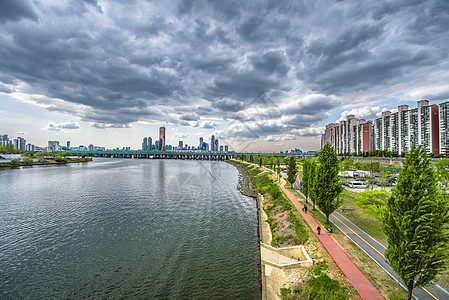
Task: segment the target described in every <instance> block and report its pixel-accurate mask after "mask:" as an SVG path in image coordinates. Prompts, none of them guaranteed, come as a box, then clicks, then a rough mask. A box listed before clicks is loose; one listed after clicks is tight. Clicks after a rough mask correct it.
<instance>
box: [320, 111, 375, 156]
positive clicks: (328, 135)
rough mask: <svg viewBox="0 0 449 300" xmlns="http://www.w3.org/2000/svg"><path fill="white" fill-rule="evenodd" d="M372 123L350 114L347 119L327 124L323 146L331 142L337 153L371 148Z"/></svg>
mask: <svg viewBox="0 0 449 300" xmlns="http://www.w3.org/2000/svg"><path fill="white" fill-rule="evenodd" d="M371 129H372V123H371V122H370V121H368V122H367V121H366V120H364V119H357V118H355V116H354V115H348V116H347V117H346V120H342V121H340V122H339V123H332V124H328V125H326V129H325V131H324V134H323V135H322V137H321V147H322V146H324V144H326V143H330V144H331V145H332V147H334V149H335V151H336V152H337V153H359V152H368V151H370V150H371V147H372V146H371V145H372V137H371Z"/></svg>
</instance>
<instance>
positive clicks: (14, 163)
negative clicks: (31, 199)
mask: <svg viewBox="0 0 449 300" xmlns="http://www.w3.org/2000/svg"><path fill="white" fill-rule="evenodd" d="M90 161H92V158H91V157H85V158H82V157H75V158H64V160H54V159H44V160H38V161H34V160H33V159H32V158H24V159H23V160H21V161H20V160H11V161H7V162H2V161H0V168H3V169H5V168H17V167H32V166H50V165H65V164H70V163H84V162H90Z"/></svg>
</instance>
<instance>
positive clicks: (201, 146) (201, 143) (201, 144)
mask: <svg viewBox="0 0 449 300" xmlns="http://www.w3.org/2000/svg"><path fill="white" fill-rule="evenodd" d="M198 149H199V150H204V149H203V137H200V146H199V147H198Z"/></svg>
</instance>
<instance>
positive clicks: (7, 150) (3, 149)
mask: <svg viewBox="0 0 449 300" xmlns="http://www.w3.org/2000/svg"><path fill="white" fill-rule="evenodd" d="M20 153H22V151H21V150H20V149H16V148H14V147H13V146H12V145H7V146H0V154H20Z"/></svg>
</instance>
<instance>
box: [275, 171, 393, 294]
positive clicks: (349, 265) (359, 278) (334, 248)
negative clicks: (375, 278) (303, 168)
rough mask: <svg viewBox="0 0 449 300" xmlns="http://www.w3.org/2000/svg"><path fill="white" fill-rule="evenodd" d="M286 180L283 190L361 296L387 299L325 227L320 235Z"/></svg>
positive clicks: (313, 221) (316, 224) (312, 219)
mask: <svg viewBox="0 0 449 300" xmlns="http://www.w3.org/2000/svg"><path fill="white" fill-rule="evenodd" d="M284 186H285V180H284V179H282V183H281V186H280V188H281V190H282V192H283V193H284V194H285V196H287V198H288V199H289V200H290V202H291V203H292V204H293V206H294V207H295V208H296V209H297V210H298V212H299V213H300V214H301V216H302V217H303V219H304V220H305V221H306V222H307V223H308V224H309V226H310V228H312V231H313V233H314V234H315V236H316V237H317V238H318V239H319V240H320V242H321V243H322V244H323V246H324V248H326V250H327V252H328V253H329V255H330V256H331V257H332V259H333V260H334V261H335V263H336V264H337V266H338V267H339V268H340V270H341V271H342V272H343V274H345V275H346V277H347V278H348V279H349V281H350V282H351V284H352V285H353V286H354V288H355V289H356V290H357V292H358V293H359V295H360V297H362V298H363V299H367V300H368V299H369V300H371V299H385V298H384V297H383V296H382V295H381V294H380V293H379V291H378V290H377V289H376V288H375V287H374V285H373V284H372V283H371V282H370V281H369V280H368V279H367V278H366V276H365V275H363V273H362V272H361V271H360V270H359V269H358V268H357V267H356V266H355V264H354V263H353V262H352V261H351V260H350V259H349V257H348V256H347V255H346V254H345V253H344V252H343V250H342V249H341V248H340V247H339V246H338V245H337V243H336V242H335V241H334V240H333V239H332V238H331V237H330V236H329V234H328V233H327V231H326V230H325V229H324V228H323V230H321V234H320V235H318V234H317V232H316V228H317V227H318V226H319V224H318V222H317V221H316V220H315V219H314V218H313V217H312V216H311V215H310V214H307V213H305V212H303V211H302V207H301V203H299V201H298V200H297V199H296V197H295V196H293V194H292V193H291V192H290V191H289V190H288V189H287V188H285V187H284Z"/></svg>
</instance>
